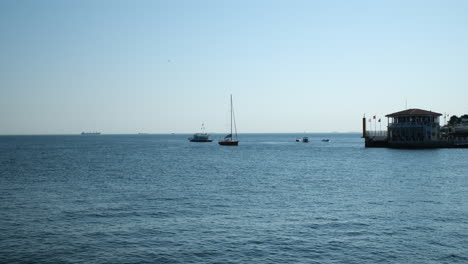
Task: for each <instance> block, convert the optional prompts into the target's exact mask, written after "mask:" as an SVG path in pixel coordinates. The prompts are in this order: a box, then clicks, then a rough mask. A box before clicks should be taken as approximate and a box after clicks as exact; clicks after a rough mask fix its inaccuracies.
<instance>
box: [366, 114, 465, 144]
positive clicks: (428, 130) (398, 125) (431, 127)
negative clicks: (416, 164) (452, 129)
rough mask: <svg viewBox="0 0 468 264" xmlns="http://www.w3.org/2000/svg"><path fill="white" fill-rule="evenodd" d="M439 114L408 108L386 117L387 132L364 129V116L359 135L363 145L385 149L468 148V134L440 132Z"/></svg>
mask: <svg viewBox="0 0 468 264" xmlns="http://www.w3.org/2000/svg"><path fill="white" fill-rule="evenodd" d="M440 116H442V114H440V113H436V112H432V111H427V110H422V109H407V110H403V111H399V112H395V113H392V114H388V115H386V116H385V117H387V118H388V126H387V130H386V131H368V130H366V119H365V117H364V118H363V120H362V126H363V131H362V137H363V138H364V139H365V146H366V147H386V148H468V138H467V137H453V136H447V135H446V134H444V133H441V127H440V120H439V119H440Z"/></svg>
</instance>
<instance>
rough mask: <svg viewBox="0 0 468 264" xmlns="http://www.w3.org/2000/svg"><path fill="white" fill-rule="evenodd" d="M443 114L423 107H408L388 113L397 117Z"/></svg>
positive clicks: (389, 115)
mask: <svg viewBox="0 0 468 264" xmlns="http://www.w3.org/2000/svg"><path fill="white" fill-rule="evenodd" d="M441 115H442V114H440V113H436V112H432V111H426V110H422V109H407V110H403V111H400V112H396V113H393V114H388V115H386V117H395V116H441Z"/></svg>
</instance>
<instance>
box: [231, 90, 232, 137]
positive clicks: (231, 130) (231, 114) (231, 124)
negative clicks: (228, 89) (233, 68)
mask: <svg viewBox="0 0 468 264" xmlns="http://www.w3.org/2000/svg"><path fill="white" fill-rule="evenodd" d="M231 139H232V94H231Z"/></svg>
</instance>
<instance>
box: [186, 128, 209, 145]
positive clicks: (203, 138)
mask: <svg viewBox="0 0 468 264" xmlns="http://www.w3.org/2000/svg"><path fill="white" fill-rule="evenodd" d="M201 130H202V132H201V133H195V134H193V136H192V137H190V138H189V139H188V140H190V142H211V141H213V140H212V139H210V135H209V134H208V133H206V132H205V124H202V127H201Z"/></svg>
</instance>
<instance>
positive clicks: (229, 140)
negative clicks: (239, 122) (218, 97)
mask: <svg viewBox="0 0 468 264" xmlns="http://www.w3.org/2000/svg"><path fill="white" fill-rule="evenodd" d="M233 122H234V132H235V134H234V135H235V137H233V134H232V123H233ZM218 144H220V145H222V146H237V145H239V140H238V138H237V127H236V118H235V117H234V110H233V106H232V94H231V133H230V134H229V135H227V136H225V137H224V139H222V140H220V141H218Z"/></svg>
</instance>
